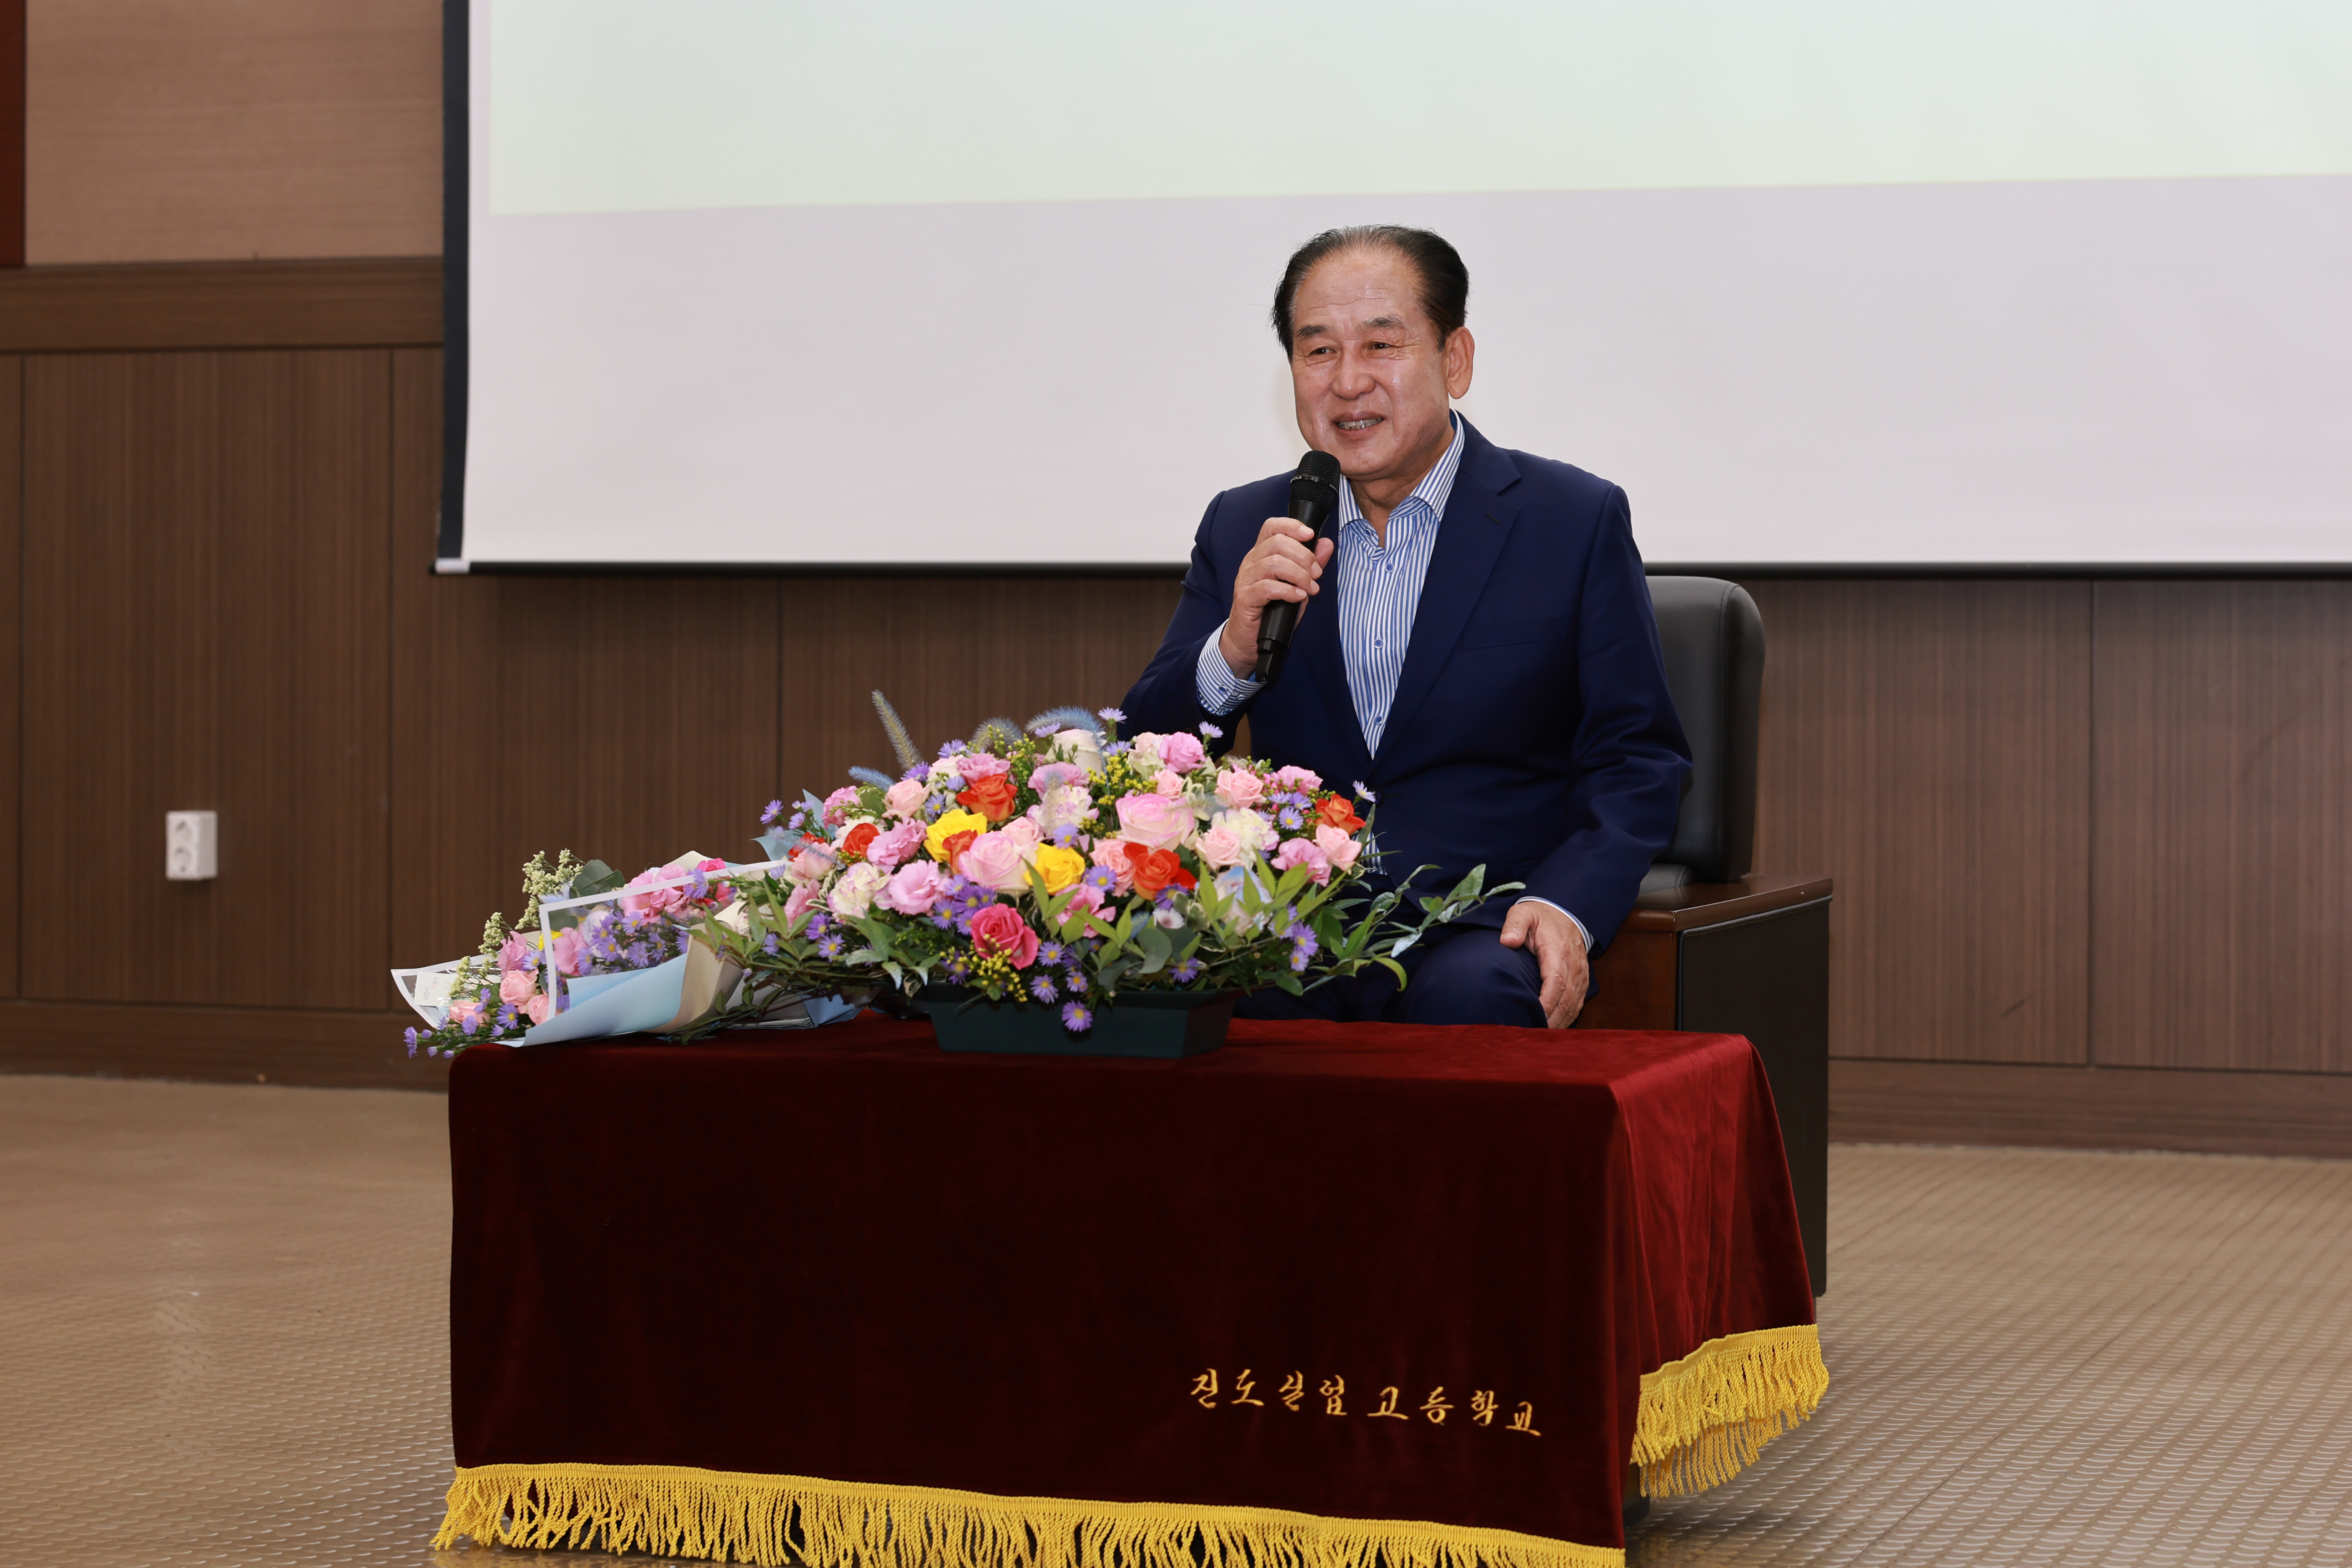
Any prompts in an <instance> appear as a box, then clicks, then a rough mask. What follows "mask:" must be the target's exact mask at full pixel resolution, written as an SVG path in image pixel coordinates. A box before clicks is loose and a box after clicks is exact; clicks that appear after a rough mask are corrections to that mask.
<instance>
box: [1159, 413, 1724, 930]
mask: <svg viewBox="0 0 2352 1568" xmlns="http://www.w3.org/2000/svg"><path fill="white" fill-rule="evenodd" d="M1463 436H1464V439H1465V440H1466V441H1467V442H1468V446H1467V447H1465V449H1464V452H1463V455H1462V463H1461V466H1460V468H1459V469H1458V470H1457V471H1456V473H1455V476H1454V491H1453V494H1452V495H1451V496H1450V497H1449V498H1448V499H1447V500H1446V503H1445V518H1444V522H1443V524H1442V525H1441V526H1440V527H1439V529H1438V532H1437V544H1436V548H1435V550H1434V551H1433V552H1432V554H1431V556H1430V562H1429V574H1428V576H1427V577H1426V578H1425V579H1424V580H1423V584H1422V590H1421V602H1420V605H1419V607H1418V608H1417V609H1416V611H1415V612H1414V616H1413V623H1412V641H1411V642H1410V643H1408V644H1407V645H1406V647H1405V659H1404V667H1403V668H1402V670H1401V671H1400V672H1399V674H1398V677H1397V689H1396V700H1395V701H1394V702H1393V703H1392V704H1391V706H1390V709H1389V721H1388V725H1387V728H1386V729H1385V730H1384V731H1382V733H1381V750H1380V754H1379V755H1378V756H1374V755H1372V754H1371V753H1370V752H1367V751H1366V750H1365V747H1364V731H1363V726H1362V725H1361V724H1360V723H1359V722H1358V721H1357V718H1356V706H1355V700H1354V699H1353V698H1352V697H1351V696H1350V695H1349V691H1348V676H1347V668H1346V666H1345V664H1344V662H1343V660H1342V657H1341V653H1340V647H1339V610H1338V595H1337V593H1336V590H1335V582H1336V579H1335V578H1334V577H1333V576H1332V575H1329V574H1327V575H1326V576H1325V577H1324V579H1323V588H1324V591H1323V592H1322V593H1320V594H1318V595H1316V596H1315V597H1314V598H1312V599H1310V600H1308V601H1307V610H1306V614H1305V615H1304V616H1301V618H1300V620H1299V624H1298V632H1297V637H1295V639H1294V640H1293V641H1292V644H1291V651H1290V659H1289V662H1288V664H1287V665H1286V667H1285V668H1284V670H1283V673H1282V678H1281V679H1279V680H1278V681H1276V683H1275V684H1274V685H1273V686H1272V687H1270V688H1267V689H1264V690H1262V691H1260V692H1258V693H1257V694H1256V695H1255V697H1253V698H1252V699H1250V700H1249V702H1248V704H1247V706H1246V709H1245V711H1246V712H1247V713H1248V714H1249V721H1250V738H1251V750H1252V751H1253V752H1255V753H1256V754H1257V755H1259V756H1262V757H1265V758H1267V759H1269V760H1271V761H1272V762H1274V763H1295V764H1297V766H1300V767H1305V768H1312V769H1313V770H1314V771H1315V772H1317V773H1320V774H1322V775H1323V778H1324V781H1325V783H1326V784H1328V785H1329V786H1330V787H1333V788H1339V789H1345V788H1346V787H1348V786H1349V784H1354V783H1357V782H1361V783H1362V784H1365V785H1366V786H1367V787H1368V788H1370V790H1371V791H1372V792H1373V794H1374V795H1377V796H1378V797H1379V814H1378V816H1375V817H1374V819H1373V829H1374V832H1375V835H1376V837H1377V838H1378V841H1379V845H1380V848H1381V853H1382V862H1381V871H1380V872H1379V873H1378V880H1377V882H1376V885H1381V884H1385V883H1386V882H1387V881H1390V880H1392V879H1398V878H1402V877H1403V876H1405V875H1406V874H1407V873H1409V872H1411V871H1412V870H1413V869H1414V868H1417V867H1421V866H1424V865H1429V866H1434V867H1436V868H1437V870H1436V872H1435V873H1434V874H1429V873H1424V874H1423V875H1422V876H1421V877H1420V878H1419V879H1416V880H1415V882H1414V883H1413V889H1414V891H1415V892H1418V893H1426V892H1443V891H1444V890H1445V889H1447V888H1450V887H1452V886H1453V885H1454V882H1455V881H1456V880H1457V879H1460V878H1461V876H1462V875H1463V874H1464V873H1465V872H1466V871H1468V870H1469V869H1470V868H1472V867H1473V866H1476V865H1480V864H1484V865H1485V866H1486V882H1487V885H1488V886H1489V887H1492V886H1494V885H1496V883H1500V882H1514V881H1517V882H1525V883H1526V884H1527V892H1528V894H1531V895H1533V896H1536V897H1538V898H1543V899H1548V900H1550V901H1551V902H1553V903H1556V904H1558V905H1559V907H1560V908H1562V909H1564V910H1569V911H1570V912H1571V913H1573V914H1574V915H1575V916H1576V917H1577V918H1578V919H1579V920H1580V921H1583V922H1584V924H1585V927H1586V929H1587V930H1588V931H1591V934H1592V942H1593V947H1594V949H1595V951H1598V950H1599V949H1601V948H1602V947H1605V946H1607V945H1608V943H1609V941H1610V939H1611V938H1612V937H1613V936H1615V935H1616V933H1617V928H1618V926H1619V925H1621V924H1622V923H1623V921H1624V919H1625V916H1626V914H1627V912H1628V911H1630V910H1632V909H1633V899H1634V897H1635V895H1636V894H1637V893H1638V892H1639V891H1640V889H1641V882H1642V876H1643V873H1644V872H1645V871H1647V870H1648V869H1649V868H1650V863H1651V861H1653V860H1654V859H1655V858H1657V856H1658V854H1659V852H1660V851H1662V850H1664V848H1665V847H1666V845H1667V844H1668V843H1669V842H1670V841H1671V840H1672V839H1673V837H1674V830H1675V812H1676V810H1677V809H1678V807H1679V806H1680V805H1681V801H1682V787H1683V781H1684V778H1685V776H1686V775H1687V773H1689V771H1690V748H1689V746H1688V744H1687V742H1685V740H1684V738H1683V730H1682V724H1681V721H1679V720H1677V719H1676V718H1675V707H1674V700H1673V699H1672V698H1671V697H1670V696H1669V695H1668V693H1667V690H1666V672H1665V665H1664V659H1663V658H1662V657H1661V656H1660V654H1659V651H1658V623H1657V617H1656V616H1655V614H1654V612H1653V611H1652V610H1651V608H1650V593H1649V588H1648V585H1647V584H1646V583H1644V581H1643V575H1642V558H1641V556H1640V554H1639V553H1638V552H1636V551H1635V550H1634V548H1633V521H1632V517H1631V514H1630V512H1629V511H1628V509H1627V507H1626V503H1625V492H1624V491H1623V490H1621V489H1618V488H1617V487H1616V486H1615V485H1612V484H1611V483H1609V482H1608V481H1607V480H1606V479H1598V478H1595V477H1594V476H1593V475H1591V474H1588V473H1586V472H1585V471H1584V470H1583V469H1581V468H1571V467H1570V466H1569V465H1568V464H1566V463H1556V462H1553V461H1551V460H1549V458H1538V457H1532V456H1530V455H1529V454H1528V453H1526V452H1513V451H1507V450H1506V449H1505V448H1503V447H1497V446H1496V445H1495V444H1494V443H1493V442H1491V441H1489V440H1487V439H1486V437H1483V436H1481V435H1479V434H1478V432H1477V431H1476V430H1475V429H1472V428H1471V427H1470V426H1469V425H1468V423H1467V422H1466V421H1465V423H1464V425H1463ZM1289 487H1290V476H1289V475H1288V474H1277V475H1276V476H1274V477H1273V478H1271V479H1261V480H1259V481H1258V482H1257V483H1255V484H1252V485H1243V486H1241V487H1240V488H1238V489H1230V490H1226V491H1225V492H1223V494H1221V495H1219V496H1218V497H1217V498H1216V500H1213V501H1211V502H1210V503H1209V510H1208V513H1207V515H1206V516H1204V517H1202V520H1201V529H1200V532H1199V533H1198V534H1196V535H1195V536H1194V538H1193V542H1192V569H1191V570H1190V571H1189V572H1187V573H1186V574H1185V575H1184V597H1183V600H1182V602H1181V604H1179V605H1177V607H1176V616H1175V618H1174V619H1173V620H1172V621H1171V622H1170V623H1169V626H1168V636H1167V637H1166V639H1165V640H1164V641H1163V642H1161V644H1160V651H1159V653H1158V654H1157V655H1155V656H1154V657H1153V658H1152V660H1151V664H1150V668H1147V669H1145V670H1144V672H1143V678H1142V679H1140V680H1138V681H1137V682H1136V683H1135V689H1133V690H1131V691H1129V693H1128V694H1127V701H1126V703H1125V708H1126V711H1127V720H1128V721H1127V724H1126V729H1127V731H1128V732H1129V733H1134V732H1137V731H1145V730H1150V731H1160V732H1162V733H1166V732H1171V731H1190V730H1192V729H1194V727H1195V726H1197V725H1199V724H1200V723H1201V722H1202V721H1203V720H1211V721H1213V722H1216V723H1219V724H1221V725H1222V726H1223V727H1224V728H1225V729H1226V730H1227V731H1228V734H1227V739H1226V740H1225V741H1223V742H1219V747H1220V749H1223V747H1224V746H1227V745H1230V744H1231V731H1232V729H1233V720H1232V719H1224V720H1215V719H1213V716H1212V715H1211V714H1210V713H1209V712H1208V711H1207V710H1205V709H1203V708H1202V706H1201V694H1200V688H1199V684H1198V682H1197V680H1196V679H1195V677H1194V668H1195V666H1196V664H1197V663H1198V661H1199V658H1200V655H1201V647H1202V644H1203V643H1204V642H1206V641H1207V640H1208V639H1209V638H1211V637H1215V636H1216V635H1217V631H1218V629H1219V628H1220V627H1221V626H1223V625H1224V622H1225V616H1226V614H1227V612H1228V610H1229V609H1230V608H1231V605H1232V599H1233V590H1234V573H1235V572H1236V571H1238V570H1239V569H1240V566H1241V563H1242V557H1243V556H1244V555H1246V554H1248V553H1249V552H1250V550H1251V548H1252V547H1253V546H1254V545H1255V544H1256V542H1257V537H1258V531H1259V530H1260V529H1261V528H1262V527H1263V526H1264V525H1265V520H1266V519H1267V518H1270V517H1280V516H1282V515H1283V514H1284V513H1286V511H1287V510H1289V505H1290V497H1289ZM1235 717H1238V715H1235ZM1358 809H1359V810H1362V809H1364V808H1363V807H1362V806H1359V807H1358ZM1511 901H1512V900H1510V899H1502V900H1495V901H1493V902H1490V903H1488V904H1486V905H1485V906H1484V907H1483V908H1481V909H1480V910H1479V911H1478V912H1477V913H1476V914H1475V915H1473V916H1471V917H1470V919H1471V920H1472V921H1474V922H1475V923H1478V924H1484V925H1499V924H1501V923H1502V920H1503V916H1504V914H1505V912H1506V911H1507V909H1508V906H1509V904H1510V902H1511Z"/></svg>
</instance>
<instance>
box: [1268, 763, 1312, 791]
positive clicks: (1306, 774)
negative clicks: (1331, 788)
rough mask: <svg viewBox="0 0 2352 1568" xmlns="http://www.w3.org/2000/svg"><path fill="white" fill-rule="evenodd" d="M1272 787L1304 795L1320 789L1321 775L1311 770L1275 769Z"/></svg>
mask: <svg viewBox="0 0 2352 1568" xmlns="http://www.w3.org/2000/svg"><path fill="white" fill-rule="evenodd" d="M1274 787H1275V788H1276V789H1295V790H1297V791H1298V792H1299V793H1300V794H1302V795H1304V794H1307V793H1308V792H1310V791H1313V790H1318V789H1321V788H1322V787H1323V775H1322V774H1321V773H1317V772H1315V771H1314V770H1313V769H1311V768H1276V769H1275V770H1274Z"/></svg>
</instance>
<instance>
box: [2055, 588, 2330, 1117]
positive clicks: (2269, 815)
mask: <svg viewBox="0 0 2352 1568" xmlns="http://www.w3.org/2000/svg"><path fill="white" fill-rule="evenodd" d="M2098 628H2099V673H2098V686H2097V695H2096V708H2095V712H2096V716H2097V724H2098V753H2097V763H2098V796H2097V807H2096V816H2095V820H2096V822H2097V825H2098V837H2097V846H2096V852H2095V859H2094V866H2095V901H2096V907H2097V910H2098V921H2097V925H2096V935H2095V942H2094V947H2093V953H2094V958H2093V969H2092V975H2093V986H2094V995H2095V998H2096V1003H2095V1013H2094V1018H2095V1025H2094V1034H2093V1045H2092V1049H2093V1054H2094V1057H2095V1059H2096V1060H2097V1061H2098V1062H2099V1063H2100V1064H2101V1065H2103V1066H2132V1067H2198V1068H2260V1069H2269V1070H2273V1071H2289V1072H2329V1073H2342V1072H2352V965H2347V963H2346V956H2347V952H2346V944H2347V941H2352V583H2341V582H2321V583H2277V582H2272V583H2259V582H2242V583H2102V584H2099V590H2098Z"/></svg>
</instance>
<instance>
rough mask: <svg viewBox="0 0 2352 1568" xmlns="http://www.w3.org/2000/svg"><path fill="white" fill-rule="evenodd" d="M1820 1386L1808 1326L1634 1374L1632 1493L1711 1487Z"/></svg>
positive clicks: (1804, 1407) (1815, 1345)
mask: <svg viewBox="0 0 2352 1568" xmlns="http://www.w3.org/2000/svg"><path fill="white" fill-rule="evenodd" d="M1829 1386H1830V1373H1829V1369H1828V1368H1827V1367H1825V1366H1823V1365H1822V1334H1821V1330H1820V1329H1819V1328H1817V1327H1815V1326H1814V1325H1813V1324H1811V1323H1803V1324H1800V1325H1798V1326H1796V1327H1794V1328H1787V1329H1759V1330H1756V1331H1754V1332H1752V1333H1745V1334H1726V1335H1724V1336H1723V1338H1721V1339H1719V1340H1709V1341H1707V1342H1706V1343H1705V1344H1703V1345H1701V1346H1699V1347H1698V1349H1696V1350H1695V1351H1693V1352H1691V1353H1690V1354H1688V1355H1686V1356H1685V1357H1683V1358H1682V1360H1680V1361H1670V1362H1668V1363H1666V1364H1665V1365H1664V1366H1662V1367H1660V1368H1659V1369H1658V1370H1657V1371H1655V1372H1652V1373H1643V1375H1642V1408H1641V1414H1640V1415H1639V1416H1637V1417H1636V1419H1635V1420H1634V1423H1633V1462H1634V1463H1635V1464H1637V1465H1639V1466H1641V1467H1642V1490H1643V1492H1645V1493H1647V1494H1648V1495H1649V1496H1651V1497H1685V1496H1687V1495H1689V1494H1690V1493H1692V1492H1701V1491H1705V1490H1706V1489H1707V1488H1709V1487H1717V1486H1721V1485H1722V1484H1723V1483H1724V1482H1726V1481H1727V1480H1729V1479H1731V1478H1732V1477H1734V1476H1736V1475H1738V1473H1739V1472H1740V1471H1741V1470H1744V1469H1746V1468H1748V1466H1749V1465H1751V1464H1753V1463H1755V1461H1756V1456H1757V1454H1758V1452H1759V1450H1761V1449H1762V1448H1763V1447H1764V1445H1765V1444H1767V1443H1769V1442H1770V1441H1771V1440H1772V1439H1773V1438H1775V1437H1777V1436H1780V1434H1781V1433H1783V1432H1786V1431H1788V1430H1789V1429H1790V1427H1792V1426H1797V1425H1798V1424H1800V1423H1801V1422H1802V1421H1803V1420H1804V1419H1805V1417H1807V1416H1809V1415H1811V1414H1812V1413H1813V1411H1814V1408H1815V1407H1816V1406H1818V1405H1820V1404H1821V1402H1822V1394H1826V1393H1828V1392H1829Z"/></svg>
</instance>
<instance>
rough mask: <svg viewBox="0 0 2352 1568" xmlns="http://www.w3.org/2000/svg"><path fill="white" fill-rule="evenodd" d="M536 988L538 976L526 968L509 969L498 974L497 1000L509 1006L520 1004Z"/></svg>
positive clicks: (525, 1000)
mask: <svg viewBox="0 0 2352 1568" xmlns="http://www.w3.org/2000/svg"><path fill="white" fill-rule="evenodd" d="M538 989H539V976H537V975H535V974H533V973H531V972H530V970H528V969H509V970H508V971H507V972H506V973H504V974H502V975H500V976H499V1001H501V1002H503V1003H505V1004H506V1005H508V1006H509V1007H520V1006H521V1005H523V1004H524V1003H526V1002H528V1001H530V998H531V995H532V994H533V993H534V992H536V991H538Z"/></svg>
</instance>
